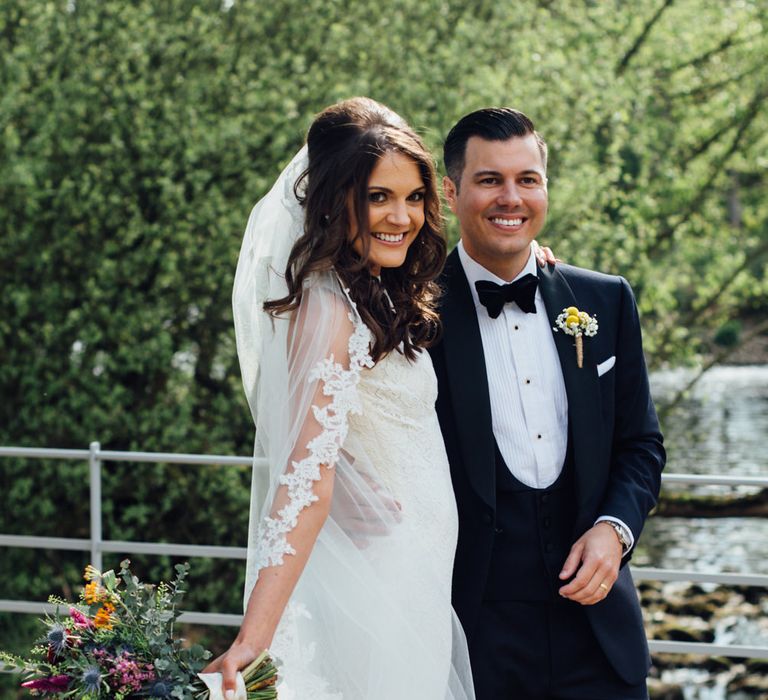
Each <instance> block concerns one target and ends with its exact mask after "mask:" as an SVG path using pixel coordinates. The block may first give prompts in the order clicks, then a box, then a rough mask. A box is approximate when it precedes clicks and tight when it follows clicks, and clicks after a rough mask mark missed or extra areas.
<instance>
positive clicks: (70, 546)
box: [0, 535, 248, 559]
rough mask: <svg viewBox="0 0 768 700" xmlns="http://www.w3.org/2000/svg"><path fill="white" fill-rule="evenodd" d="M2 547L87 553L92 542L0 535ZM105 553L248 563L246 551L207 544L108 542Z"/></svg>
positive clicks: (103, 545) (103, 548)
mask: <svg viewBox="0 0 768 700" xmlns="http://www.w3.org/2000/svg"><path fill="white" fill-rule="evenodd" d="M0 547H25V548H29V549H54V550H71V551H77V552H87V551H89V550H90V548H91V541H90V540H81V539H74V538H73V539H69V538H66V537H33V536H28V535H0ZM101 551H102V552H124V553H126V554H159V555H163V554H165V555H168V556H176V557H211V558H213V559H246V558H247V555H248V550H247V549H246V548H245V547H219V546H216V545H207V544H177V543H174V542H128V541H121V540H106V541H103V542H102V543H101Z"/></svg>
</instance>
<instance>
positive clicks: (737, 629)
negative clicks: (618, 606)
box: [638, 581, 768, 700]
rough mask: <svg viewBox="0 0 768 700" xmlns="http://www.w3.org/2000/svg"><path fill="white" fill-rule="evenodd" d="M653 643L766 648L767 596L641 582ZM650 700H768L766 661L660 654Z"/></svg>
mask: <svg viewBox="0 0 768 700" xmlns="http://www.w3.org/2000/svg"><path fill="white" fill-rule="evenodd" d="M638 590H639V592H640V597H641V600H642V605H643V615H644V618H645V625H646V630H647V632H648V637H649V638H650V639H660V640H670V641H688V642H715V643H719V644H728V643H734V644H744V645H754V646H766V645H768V595H767V594H766V591H765V590H764V589H762V588H757V587H726V586H715V585H689V584H681V583H660V582H645V581H643V582H640V583H639V584H638ZM649 686H650V690H651V698H652V700H755V698H762V699H763V700H766V699H767V698H768V661H766V660H755V659H751V660H750V659H740V658H730V657H706V656H699V655H681V654H658V655H655V656H654V658H653V667H652V669H651V678H650V681H649Z"/></svg>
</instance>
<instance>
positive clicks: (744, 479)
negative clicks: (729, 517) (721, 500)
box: [661, 474, 768, 487]
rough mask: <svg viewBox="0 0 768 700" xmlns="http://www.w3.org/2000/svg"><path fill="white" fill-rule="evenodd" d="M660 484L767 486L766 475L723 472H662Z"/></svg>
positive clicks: (767, 479) (767, 477)
mask: <svg viewBox="0 0 768 700" xmlns="http://www.w3.org/2000/svg"><path fill="white" fill-rule="evenodd" d="M661 482H662V484H691V485H702V484H703V485H711V486H762V487H768V476H730V475H725V474H662V475H661Z"/></svg>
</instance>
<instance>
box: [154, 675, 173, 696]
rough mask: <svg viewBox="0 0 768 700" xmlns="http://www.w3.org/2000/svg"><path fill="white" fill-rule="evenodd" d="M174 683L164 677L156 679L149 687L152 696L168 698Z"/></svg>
mask: <svg viewBox="0 0 768 700" xmlns="http://www.w3.org/2000/svg"><path fill="white" fill-rule="evenodd" d="M172 690H173V683H171V682H170V681H169V680H166V679H164V678H159V679H158V680H156V681H155V682H154V683H153V684H152V685H151V686H150V688H149V696H150V697H152V698H168V697H170V696H171V691H172Z"/></svg>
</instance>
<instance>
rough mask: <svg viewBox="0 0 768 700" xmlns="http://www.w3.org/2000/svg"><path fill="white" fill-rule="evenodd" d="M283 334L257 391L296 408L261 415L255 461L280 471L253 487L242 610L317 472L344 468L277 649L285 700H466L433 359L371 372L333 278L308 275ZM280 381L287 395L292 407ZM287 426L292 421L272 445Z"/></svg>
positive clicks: (283, 548)
mask: <svg viewBox="0 0 768 700" xmlns="http://www.w3.org/2000/svg"><path fill="white" fill-rule="evenodd" d="M283 330H284V332H285V334H286V336H285V338H281V337H280V332H281V330H280V327H279V324H278V327H277V329H276V330H275V333H276V334H277V335H278V342H279V343H285V344H284V345H283V346H282V347H284V348H285V347H288V348H289V353H288V366H287V367H285V366H278V365H275V366H270V364H269V357H268V356H266V359H263V360H262V367H261V377H260V381H259V395H260V403H261V404H262V405H263V406H264V409H265V410H267V408H268V409H269V410H271V411H273V412H274V411H278V412H279V411H280V410H286V411H287V412H288V413H287V418H285V416H284V419H283V420H281V421H279V423H278V422H276V420H273V421H272V425H271V427H270V425H269V423H270V421H269V420H266V419H265V418H264V414H263V413H261V414H260V416H262V420H260V421H257V454H263V455H265V456H267V458H268V459H269V461H270V463H271V464H272V465H273V468H272V475H271V479H270V484H269V486H267V485H266V484H261V485H260V484H259V483H258V479H255V481H254V498H253V507H252V521H251V534H250V540H249V563H248V584H247V586H246V600H247V598H248V594H249V592H250V590H251V588H252V587H253V585H254V583H255V581H256V579H257V577H258V573H259V571H260V569H261V568H263V567H264V566H270V565H278V564H280V563H281V562H282V559H283V555H285V554H290V553H291V551H292V550H291V547H290V545H289V544H288V543H287V540H286V535H287V534H288V533H289V532H290V529H291V528H292V527H293V525H295V522H296V521H297V519H298V518H300V517H301V512H302V510H303V509H304V508H305V507H307V506H308V505H309V503H310V502H311V500H312V492H311V487H312V483H313V482H314V481H315V480H317V479H318V478H319V474H320V469H327V468H333V469H335V474H334V492H333V500H332V506H331V513H330V516H329V517H328V519H327V520H326V522H325V524H324V526H323V528H322V530H321V532H320V535H319V537H318V539H317V542H316V543H315V546H314V548H313V550H312V553H311V555H310V558H309V561H308V563H307V566H306V568H305V570H304V572H303V574H302V576H301V578H300V580H299V582H298V584H297V587H296V589H295V591H294V593H293V596H292V598H291V601H290V603H289V604H288V607H287V608H286V610H285V613H284V614H283V617H282V619H281V622H280V625H279V626H278V630H277V633H276V635H275V638H274V640H273V645H272V648H271V651H272V653H273V655H274V656H275V657H276V658H277V659H278V661H279V668H280V677H281V682H280V685H279V687H278V691H279V697H280V700H310V699H311V700H385V699H386V700H391V699H392V698H400V699H401V700H466V699H467V698H473V697H474V694H473V691H472V679H471V672H470V670H469V661H468V655H467V650H466V642H465V640H464V635H463V632H462V631H461V628H460V626H459V623H458V620H457V618H456V616H455V614H454V612H453V610H452V608H451V575H452V567H453V558H454V550H455V546H456V538H457V528H458V521H457V513H456V503H455V499H454V494H453V490H452V486H451V479H450V473H449V468H448V461H447V457H446V453H445V447H444V445H443V441H442V436H441V433H440V427H439V424H438V421H437V416H436V413H435V410H434V404H435V398H436V395H437V381H436V378H435V375H434V371H433V368H432V363H431V359H430V357H429V354H428V353H427V352H425V351H424V352H421V353H419V355H418V357H417V359H416V360H415V361H413V362H411V361H409V360H408V359H406V358H405V357H404V356H403V355H402V354H400V353H399V352H391V353H389V354H388V355H386V356H385V357H384V358H382V359H381V360H379V362H377V363H376V364H375V365H373V363H372V362H371V360H370V356H369V354H368V348H369V343H370V339H371V336H370V332H369V331H368V329H367V327H366V326H365V325H364V324H363V322H362V320H361V319H360V317H359V316H358V314H357V312H356V309H355V306H354V304H353V302H352V301H351V300H350V298H349V296H348V293H347V292H346V290H343V289H342V288H341V286H340V283H339V281H338V279H337V278H336V277H335V275H332V274H328V275H325V276H321V277H318V278H315V279H314V280H313V281H312V283H311V285H309V286H308V287H307V288H306V289H305V292H304V297H303V300H302V304H301V307H300V309H299V311H298V312H297V315H296V316H295V317H294V319H293V321H292V322H291V323H290V324H287V325H285V326H284V328H283ZM275 356H277V354H275ZM286 372H287V374H286ZM275 376H278V380H279V381H284V382H287V384H288V387H289V390H288V398H287V401H286V402H285V404H284V405H281V403H280V401H279V400H278V396H279V394H277V393H275V391H277V390H278V388H279V381H278V380H275V379H274V377H275ZM271 378H272V379H271ZM271 383H272V384H273V386H270V384H271ZM267 397H268V400H267ZM305 414H306V416H307V417H306V418H304V419H303V420H302V416H304V415H305ZM286 424H293V425H296V424H298V426H299V427H298V428H295V427H294V429H293V430H288V434H287V435H283V436H282V438H281V437H280V436H279V435H278V436H277V440H275V432H274V431H275V429H277V428H279V427H280V426H282V427H283V430H284V431H285V430H287V428H286V427H285V425H286ZM278 432H279V431H278ZM281 443H282V444H281ZM285 445H288V446H290V448H289V449H290V451H287V450H286V449H285ZM281 450H282V451H281ZM275 461H277V463H278V464H289V465H291V466H290V467H288V468H284V467H282V468H280V470H278V471H276V470H275V468H274V464H275ZM329 465H330V466H329ZM276 474H277V478H276ZM265 491H266V497H264V492H265ZM259 506H260V511H261V514H260V515H259V516H258V517H256V515H255V514H257V513H259Z"/></svg>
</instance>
